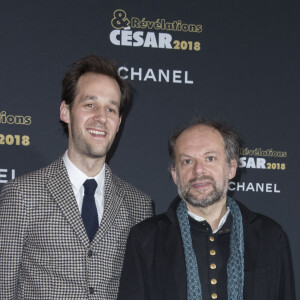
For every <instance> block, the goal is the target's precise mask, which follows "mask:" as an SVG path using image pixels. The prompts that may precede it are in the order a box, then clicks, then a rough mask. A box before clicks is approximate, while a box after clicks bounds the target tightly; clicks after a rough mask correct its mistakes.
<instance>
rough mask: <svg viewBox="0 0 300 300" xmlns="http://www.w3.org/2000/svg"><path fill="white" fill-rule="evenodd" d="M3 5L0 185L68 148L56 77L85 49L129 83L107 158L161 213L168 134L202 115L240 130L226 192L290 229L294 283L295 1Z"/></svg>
mask: <svg viewBox="0 0 300 300" xmlns="http://www.w3.org/2000/svg"><path fill="white" fill-rule="evenodd" d="M0 7H1V9H0V15H1V18H0V32H1V35H0V37H1V47H0V58H1V69H0V82H1V85H0V99H1V100H0V101H1V102H0V151H1V152H0V153H1V154H0V155H1V156H0V189H1V187H2V186H3V184H4V183H6V182H7V181H8V180H10V179H13V178H15V177H16V176H20V175H22V174H25V173H28V172H30V171H32V170H35V169H37V168H40V167H43V166H45V165H47V164H48V163H50V162H52V161H53V160H55V159H56V158H57V157H58V156H59V155H61V154H62V153H64V151H65V150H66V148H67V138H66V136H65V135H64V133H63V130H62V129H61V126H60V124H59V106H60V101H61V98H60V94H61V80H62V78H63V76H64V74H65V72H66V70H67V69H68V67H69V65H70V64H71V63H72V62H74V61H76V60H78V59H79V58H81V57H84V56H86V55H88V54H96V55H100V56H104V57H107V58H109V59H112V60H114V61H115V62H116V63H117V64H118V66H119V72H120V76H121V77H122V78H124V79H128V80H130V81H131V83H132V85H133V87H134V95H133V104H132V108H131V110H130V112H129V113H128V115H126V117H125V118H124V119H123V125H122V127H121V130H120V132H119V134H118V138H117V140H116V142H115V144H114V146H113V148H112V149H111V152H110V155H109V164H110V166H111V168H112V169H113V171H114V172H115V173H116V174H117V175H119V176H120V177H122V178H124V179H126V180H127V181H129V182H131V183H132V184H133V185H135V186H137V187H139V188H140V189H141V190H143V191H144V192H146V193H148V194H149V195H151V197H152V198H153V200H154V201H155V205H156V212H157V213H160V212H163V211H164V210H166V208H167V207H168V205H169V203H170V202H171V201H172V200H173V199H174V198H175V197H176V194H177V189H176V187H175V185H174V184H173V182H172V179H171V177H170V174H169V171H168V167H169V157H168V151H167V140H168V136H169V135H170V133H171V132H172V131H173V129H174V128H176V127H177V126H179V125H180V124H182V123H185V122H189V121H190V120H191V119H192V118H193V117H194V116H195V115H199V116H203V117H208V118H215V119H220V120H223V121H225V122H227V123H228V124H229V125H231V126H232V127H233V128H235V129H236V130H237V131H238V133H239V134H240V136H241V138H242V144H241V148H240V155H241V159H240V164H239V173H238V176H237V177H236V178H235V180H233V181H232V182H230V184H229V193H230V194H231V195H233V197H234V198H236V199H238V200H240V201H241V202H243V203H244V204H245V205H246V206H248V207H249V208H251V209H252V210H254V211H257V212H260V213H263V214H265V215H268V216H270V217H272V218H273V219H275V220H276V221H277V222H279V223H280V224H281V225H282V226H283V228H284V229H285V231H286V232H287V234H288V236H289V239H290V244H291V249H292V257H293V263H294V271H295V276H296V278H295V279H296V286H297V282H298V283H299V282H300V235H299V226H300V221H299V211H300V199H299V198H300V184H299V181H300V175H299V171H298V170H299V166H300V160H299V156H300V155H299V152H300V142H299V137H300V134H299V131H300V130H299V129H300V125H299V121H298V120H299V115H300V103H299V94H300V92H299V91H300V86H299V75H300V71H299V70H300V58H299V51H300V42H299V32H300V21H299V13H300V10H299V4H298V2H297V1H288V0H287V1H283V0H281V1H278V0H272V1H270V0H266V1H258V0H254V1H234V0H227V1H220V0H218V1H217V0H199V1H194V0H187V1H179V0H174V1H149V0H145V1H137V0H135V1H128V2H126V1H120V0H119V1H108V0H101V1H100V0H87V1H69V0H66V1H58V0H56V1H32V0H28V1H6V2H3V3H2V4H1V6H0ZM297 289H298V291H297V292H298V295H299V293H300V290H299V289H300V286H299V284H298V286H297Z"/></svg>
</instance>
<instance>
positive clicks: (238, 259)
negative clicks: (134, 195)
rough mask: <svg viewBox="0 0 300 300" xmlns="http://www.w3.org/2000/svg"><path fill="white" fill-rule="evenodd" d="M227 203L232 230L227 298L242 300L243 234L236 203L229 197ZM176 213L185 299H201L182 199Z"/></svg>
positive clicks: (185, 208)
mask: <svg viewBox="0 0 300 300" xmlns="http://www.w3.org/2000/svg"><path fill="white" fill-rule="evenodd" d="M227 205H228V206H229V208H230V212H231V214H232V217H233V224H232V231H231V233H230V255H229V259H228V263H227V291H228V299H230V300H243V287H244V234H243V222H242V215H241V211H240V209H239V207H238V205H237V204H236V202H235V201H234V200H233V199H231V198H230V197H228V198H227ZM176 214H177V218H178V222H179V226H180V232H181V237H182V242H183V247H184V257H185V263H186V273H187V299H188V300H202V292H201V283H200V277H199V272H198V265H197V260H196V255H195V252H194V249H193V244H192V237H191V231H190V224H189V220H188V212H187V207H186V204H185V202H184V201H183V200H181V201H180V203H179V205H178V207H177V211H176Z"/></svg>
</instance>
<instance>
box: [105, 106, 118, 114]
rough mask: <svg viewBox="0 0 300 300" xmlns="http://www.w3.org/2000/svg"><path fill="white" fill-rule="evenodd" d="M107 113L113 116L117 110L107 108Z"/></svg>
mask: <svg viewBox="0 0 300 300" xmlns="http://www.w3.org/2000/svg"><path fill="white" fill-rule="evenodd" d="M107 111H108V112H109V113H112V114H114V113H116V110H115V109H113V108H110V107H108V108H107Z"/></svg>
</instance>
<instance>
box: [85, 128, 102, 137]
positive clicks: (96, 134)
mask: <svg viewBox="0 0 300 300" xmlns="http://www.w3.org/2000/svg"><path fill="white" fill-rule="evenodd" d="M88 132H89V133H90V134H92V135H94V136H106V132H105V131H103V130H95V129H88Z"/></svg>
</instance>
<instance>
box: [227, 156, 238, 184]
mask: <svg viewBox="0 0 300 300" xmlns="http://www.w3.org/2000/svg"><path fill="white" fill-rule="evenodd" d="M237 167H238V163H237V160H236V159H235V158H234V159H232V160H231V162H230V165H229V174H228V178H229V179H232V178H234V176H235V174H236V169H237Z"/></svg>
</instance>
